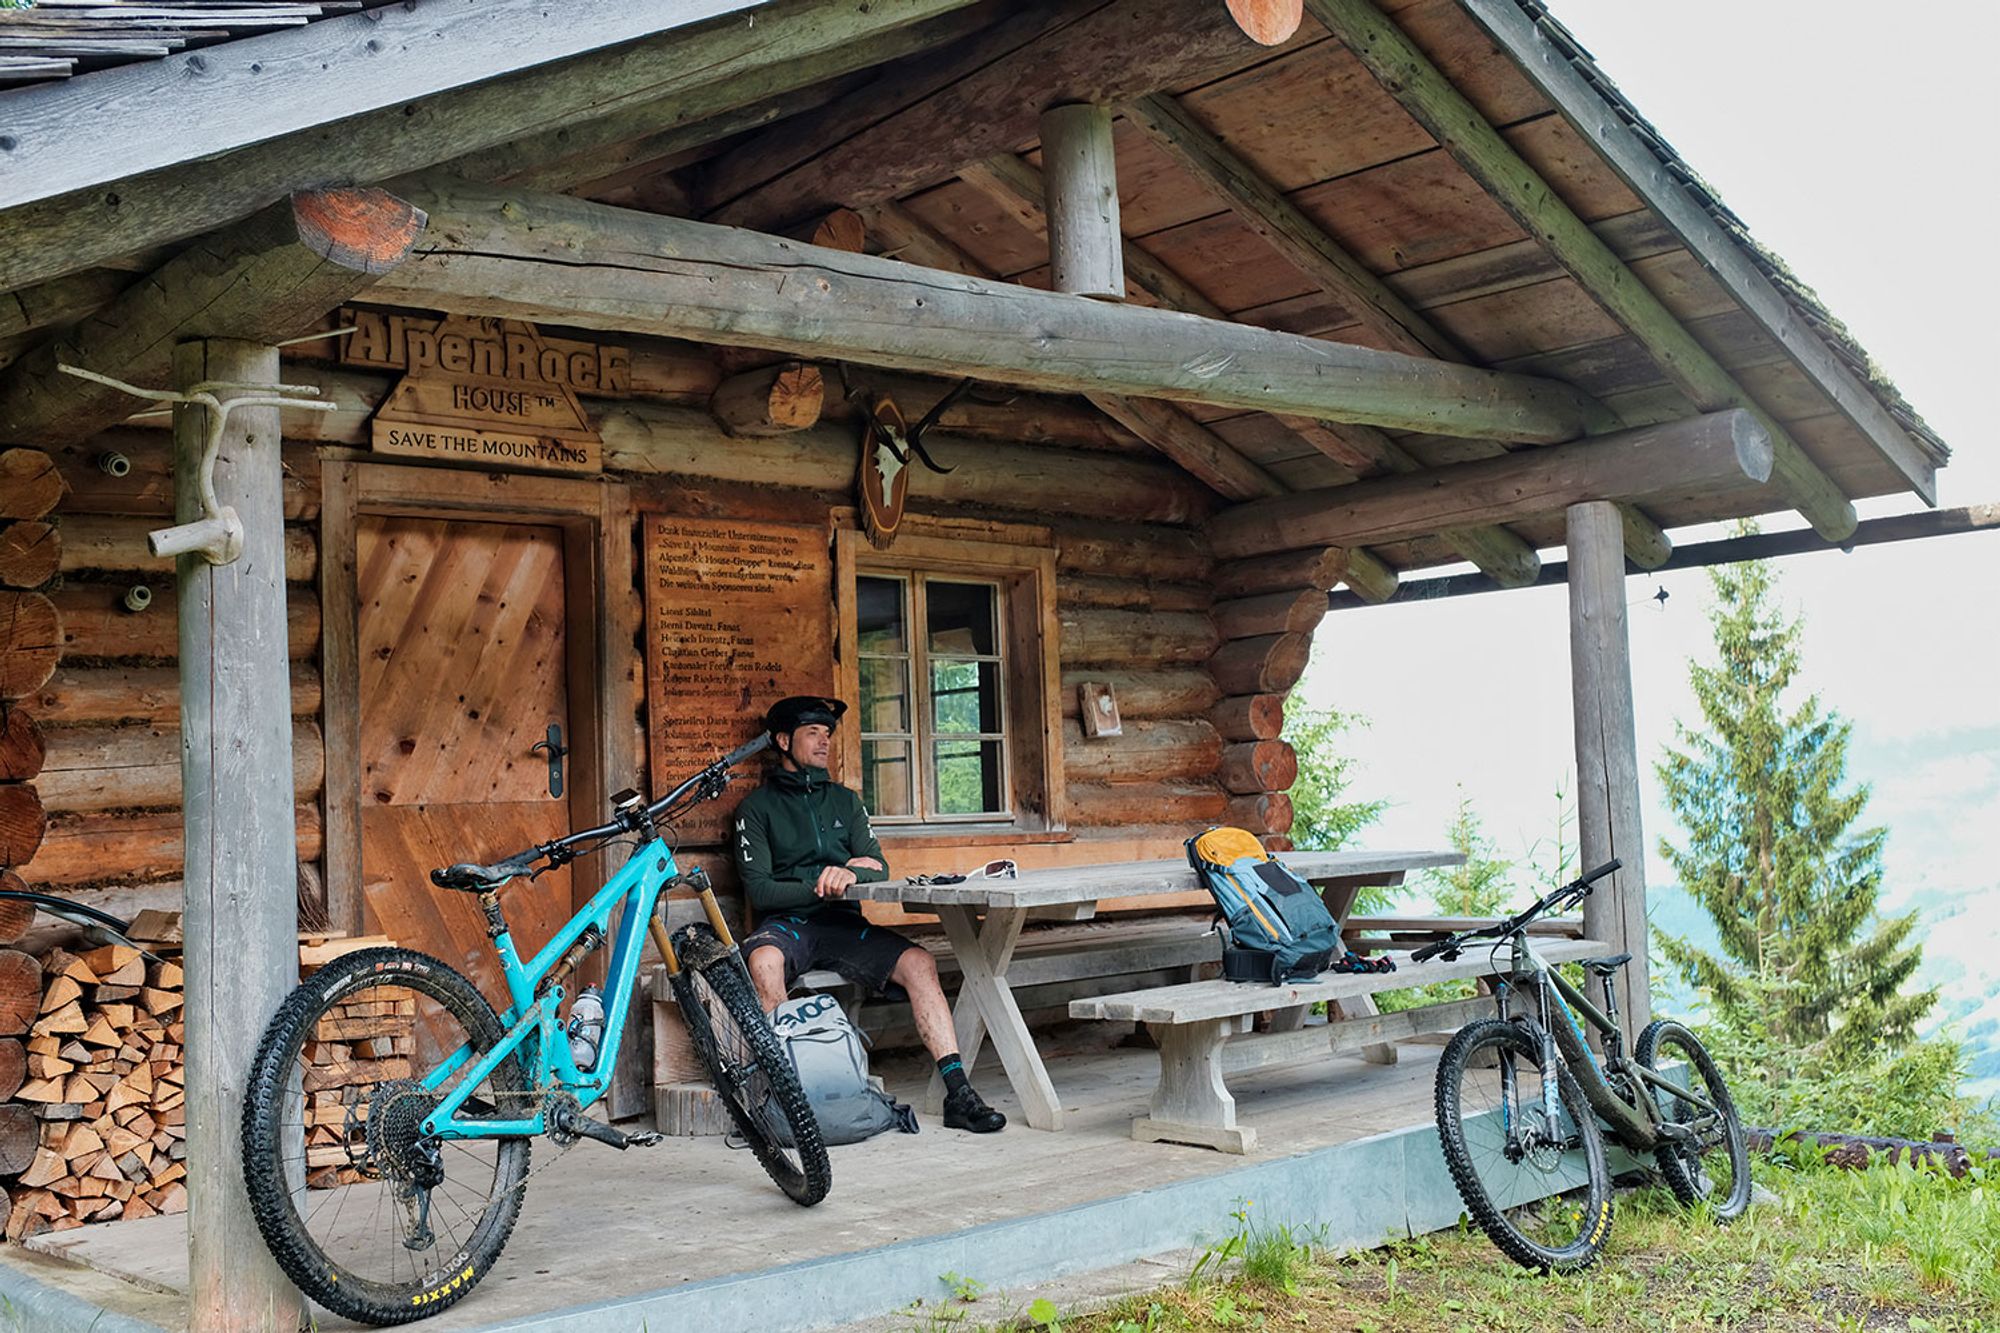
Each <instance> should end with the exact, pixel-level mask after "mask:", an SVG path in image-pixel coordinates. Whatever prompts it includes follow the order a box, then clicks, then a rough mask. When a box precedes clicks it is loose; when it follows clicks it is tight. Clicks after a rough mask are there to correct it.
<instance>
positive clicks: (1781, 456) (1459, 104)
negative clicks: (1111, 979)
mask: <svg viewBox="0 0 2000 1333" xmlns="http://www.w3.org/2000/svg"><path fill="white" fill-rule="evenodd" d="M1306 8H1307V9H1308V10H1310V11H1311V13H1312V15H1313V17H1314V18H1316V19H1318V20H1319V21H1320V22H1321V23H1322V24H1324V25H1325V26H1326V28H1327V30H1328V31H1330V32H1331V33H1333V35H1334V36H1335V37H1338V38H1339V39H1340V40H1341V41H1342V42H1343V43H1345V44H1346V45H1347V47H1348V48H1349V49H1350V50H1352V51H1353V52H1354V54H1355V56H1356V57H1357V58H1358V59H1359V60H1360V61H1361V63H1362V64H1363V65H1365V66H1367V68H1368V70H1369V72H1371V73H1372V74H1374V76H1375V78H1376V79H1377V81H1379V82H1380V83H1381V84H1382V86H1383V87H1384V88H1385V89H1387V90H1388V91H1389V93H1390V94H1391V95H1393V96H1394V97H1395V99H1396V100H1397V101H1398V102H1399V103H1401V104H1402V106H1403V109H1404V110H1406V111H1408V112H1409V113H1410V114H1411V116H1413V117H1415V119H1416V121H1417V123H1418V124H1420V125H1422V126H1423V127H1424V129H1426V130H1427V131H1429V132H1430V135H1431V137H1432V138H1434V139H1436V140H1437V141H1438V144H1439V145H1440V146H1441V147H1442V148H1443V149H1444V150H1445V151H1446V152H1447V153H1449V154H1451V157H1452V159H1453V160H1454V161H1455V162H1457V163H1458V164H1459V166H1461V167H1462V168H1464V169H1465V171H1466V173H1467V174H1468V175H1470V176H1471V177H1472V178H1473V179H1474V180H1475V181H1477V182H1479V184H1480V186H1481V187H1482V188H1484V189H1485V190H1486V192H1487V193H1488V194H1489V195H1491V196H1492V197H1493V199H1494V201H1495V202H1496V203H1498V204H1499V205H1500V206H1501V207H1502V208H1504V209H1506V210H1507V212H1508V214H1509V215H1510V216H1512V217H1513V218H1514V220H1515V221H1516V222H1518V223H1519V224H1520V225H1521V227H1522V229H1523V230H1525V231H1526V232H1527V233H1528V234H1529V235H1530V236H1533V237H1535V238H1536V239H1537V240H1539V241H1541V242H1542V244H1543V245H1545V246H1547V247H1548V250H1549V253H1550V254H1552V255H1554V256H1555V258H1556V261H1557V262H1558V263H1560V264H1561V265H1562V266H1563V268H1564V269H1566V270H1567V271H1568V272H1569V274H1570V276H1572V277H1573V278H1575V279H1576V281H1577V283H1578V284H1579V285H1580V286H1581V287H1582V288H1583V290H1584V291H1585V292H1587V293H1588V294H1589V295H1590V297H1591V299H1593V300H1594V301H1596V302H1597V303H1598V304H1599V305H1600V306H1602V307H1603V308H1604V310H1605V311H1606V313H1608V314H1609V315H1610V316H1611V317H1612V318H1613V319H1615V320H1617V321H1618V322H1619V323H1620V324H1621V325H1623V326H1624V327H1625V328H1626V329H1627V330H1628V331H1629V332H1630V333H1631V334H1632V336H1633V337H1634V338H1636V339H1638V341H1639V343H1640V344H1641V345H1642V346H1643V347H1645V348H1646V350H1647V352H1648V353H1649V354H1651V356H1652V357H1653V359H1654V360H1655V361H1656V362H1657V363H1658V364H1659V366H1660V369H1661V371H1662V372H1664V373H1665V375H1666V377H1667V378H1668V379H1669V380H1671V381H1672V382H1673V383H1674V385H1675V386H1676V387H1678V388H1679V389H1680V390H1681V391H1682V392H1683V393H1685V394H1686V395H1687V396H1688V398H1689V399H1690V400H1691V401H1692V402H1693V403H1694V404H1695V406H1696V407H1698V408H1700V409H1701V410H1703V411H1705V412H1714V411H1719V410H1722V409H1724V408H1732V407H1733V408H1742V409H1744V410H1746V411H1751V412H1755V413H1757V414H1758V415H1759V416H1760V418H1761V419H1762V420H1763V423H1764V426H1765V428H1766V430H1767V431H1769V433H1770V436H1771V443H1772V446H1773V448H1774V450H1775V451H1776V462H1775V465H1774V466H1775V472H1774V477H1775V479H1776V481H1777V484H1778V487H1779V490H1780V493H1782V494H1783V495H1784V496H1785V497H1786V499H1787V501H1789V502H1790V504H1791V505H1792V506H1793V507H1794V508H1796V509H1797V510H1798V511H1799V512H1800V513H1801V514H1803V515H1804V516H1805V518H1806V521H1807V522H1809V523H1811V524H1812V525H1813V528H1814V529H1815V530H1816V531H1818V532H1819V533H1820V534H1821V535H1822V536H1826V537H1830V538H1834V539H1839V538H1841V537H1845V536H1846V535H1847V534H1848V533H1850V532H1852V531H1854V523H1855V517H1854V505H1853V504H1852V503H1851V502H1850V501H1849V500H1848V498H1847V496H1846V495H1845V494H1844V493H1843V492H1842V491H1841V489H1840V488H1839V487H1838V486H1837V485H1835V484H1834V481H1833V479H1832V478H1831V477H1829V476H1827V475H1826V473H1825V472H1823V471H1821V470H1820V468H1819V466H1818V464H1816V463H1814V462H1813V461H1812V460H1811V459H1810V458H1808V457H1807V456H1806V453H1805V451H1804V450H1803V449H1801V448H1800V447H1799V444H1798V442H1797V441H1796V440H1794V439H1793V438H1792V437H1791V435H1790V434H1788V433H1787V432H1786V430H1785V428H1784V427H1783V426H1782V425H1780V424H1779V423H1778V422H1777V420H1776V419H1775V418H1772V417H1770V416H1768V415H1766V414H1764V413H1763V411H1762V409H1761V408H1759V407H1758V406H1757V404H1756V402H1755V401H1754V400H1753V399H1752V398H1751V397H1750V395H1749V394H1747V393H1745V392H1744V390H1743V388H1742V386H1740V385H1739V384H1737V383H1736V381H1735V380H1734V379H1733V378H1731V376H1730V374H1729V372H1728V371H1727V370H1725V369H1724V368H1723V367H1722V365H1721V363H1720V362H1718V361H1717V360H1716V359H1715V358H1714V357H1713V356H1711V355H1710V354H1709V352H1708V350H1707V349H1706V348H1704V347H1703V346H1702V345H1701V344H1700V343H1698V342H1696V341H1695V339H1694V336H1693V335H1692V334H1690V333H1689V332H1688V331H1687V329H1685V328H1684V327H1682V325H1681V322H1680V321H1679V320H1678V319H1675V318H1674V316H1673V313H1672V312H1671V311H1669V310H1668V309H1667V308H1666V306H1665V305H1664V304H1662V303H1661V301H1660V299H1659V298H1658V297H1657V296H1655V295H1653V293H1652V290H1651V289H1650V288H1648V287H1647V286H1646V284H1645V283H1643V282H1641V281H1640V280H1639V277H1638V275H1637V274H1635V273H1633V272H1632V270H1631V269H1629V268H1627V267H1626V266H1625V264H1624V262H1623V261H1622V260H1620V259H1619V258H1618V257H1617V256H1616V255H1615V254H1613V253H1612V252H1611V248H1610V247H1609V246H1607V245H1605V243H1604V242H1603V241H1602V240H1600V239H1599V238H1598V236H1597V234H1596V233H1595V232H1593V231H1592V230H1591V229H1590V228H1589V226H1587V225H1586V224H1585V223H1584V221H1583V220H1582V219H1581V218H1579V217H1577V215H1576V214H1575V213H1574V212H1572V211H1571V210H1570V208H1569V206H1568V205H1567V204H1565V203H1563V202H1562V199H1561V198H1560V196H1558V195H1557V194H1556V192H1555V191H1554V190H1553V189H1551V188H1550V187H1549V184H1548V182H1547V181H1545V180H1543V179H1542V177H1541V175H1540V173H1538V172H1537V171H1536V170H1535V169H1534V168H1533V167H1531V166H1529V165H1528V163H1527V162H1526V161H1525V160H1524V159H1523V158H1522V157H1521V155H1520V154H1519V153H1517V152H1515V151H1514V148H1513V146H1512V145H1511V144H1509V143H1508V142H1507V141H1506V139H1504V138H1503V137H1501V134H1500V132H1499V131H1498V130H1496V129H1495V128H1494V127H1493V125H1492V123H1491V122H1489V121H1488V120H1487V119H1486V117H1485V116H1483V115H1481V114H1480V112H1479V110H1478V109H1477V108H1476V107H1474V106H1473V105H1472V103H1471V102H1470V101H1468V100H1467V99H1466V98H1465V95H1464V94H1462V93H1460V92H1459V91H1458V89H1457V88H1456V87H1454V86H1453V85H1452V83H1451V81H1450V80H1449V79H1447V78H1446V77H1445V76H1444V74H1443V73H1442V72H1441V71H1439V69H1438V68H1437V66H1435V65H1433V64H1432V63H1431V62H1430V59H1429V57H1427V56H1425V55H1424V54H1423V53H1422V52H1421V51H1419V50H1417V48H1416V47H1415V46H1414V45H1413V44H1412V43H1411V42H1410V40H1409V39H1408V38H1407V37H1405V36H1404V35H1403V32H1402V29H1400V28H1399V27H1397V26H1396V24H1395V23H1394V22H1393V21H1392V20H1390V19H1388V18H1386V17H1385V16H1384V15H1383V14H1382V12H1381V11H1380V10H1378V9H1376V8H1375V6H1374V5H1373V4H1371V3H1369V0H1306Z"/></svg>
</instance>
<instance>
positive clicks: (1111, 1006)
mask: <svg viewBox="0 0 2000 1333" xmlns="http://www.w3.org/2000/svg"><path fill="white" fill-rule="evenodd" d="M1536 952H1537V953H1539V954H1541V955H1542V956H1543V957H1545V958H1547V959H1548V960H1549V961H1551V962H1563V961H1566V960H1569V959H1573V958H1588V957H1591V956H1593V955H1597V954H1602V953H1606V952H1609V950H1608V949H1607V947H1606V946H1605V945H1603V944H1600V943H1597V942H1596V941H1593V940H1574V939H1561V938H1557V939H1550V940H1546V941H1539V942H1538V943H1537V945H1536ZM1391 957H1394V958H1395V961H1396V964H1397V968H1396V971H1394V972H1387V973H1368V974H1361V975H1357V974H1354V973H1339V972H1328V973H1324V974H1322V975H1321V976H1320V977H1319V979H1318V980H1317V981H1314V982H1295V983H1292V984H1290V985H1285V986H1262V985H1255V984H1251V983H1247V982H1235V981H1196V982H1190V983H1186V984H1183V985H1177V986H1157V987H1153V988H1150V989H1146V990H1135V991H1125V992H1121V993H1119V994H1115V995H1100V996H1096V997H1093V998H1089V999H1079V1000H1074V1001H1072V1002H1071V1003H1070V1007H1069V1012H1070V1017H1072V1018H1101V1019H1108V1020H1111V1021H1114V1022H1116V1021H1122V1022H1137V1023H1144V1024H1146V1026H1147V1027H1148V1028H1150V1029H1151V1031H1152V1033H1153V1039H1154V1041H1155V1043H1156V1044H1157V1045H1158V1046H1159V1051H1160V1082H1159V1086H1158V1087H1157V1088H1156V1089H1154V1092H1153V1100H1152V1107H1151V1113H1150V1114H1149V1115H1145V1116H1141V1117H1140V1118H1138V1119H1136V1120H1134V1121H1133V1122H1132V1137H1133V1138H1135V1139H1139V1140H1141V1141H1143V1142H1152V1141H1159V1140H1164V1141H1166V1142H1171V1143H1192V1144H1199V1145H1201V1146H1203V1147H1208V1148H1216V1149H1219V1150H1221V1151H1223V1152H1235V1153H1247V1152H1249V1151H1250V1150H1251V1149H1252V1148H1253V1147H1255V1146H1256V1142H1257V1131H1256V1130H1255V1129H1254V1128H1252V1127H1251V1126H1248V1125H1239V1124H1237V1123H1236V1100H1235V1098H1234V1097H1232V1096H1230V1093H1229V1088H1228V1086H1227V1082H1226V1080H1227V1078H1228V1076H1229V1075H1231V1074H1242V1073H1248V1072H1250V1071H1252V1070H1257V1069H1267V1068H1271V1067H1273V1066H1276V1065H1285V1064H1297V1063H1300V1062H1302V1061H1306V1060H1313V1059H1319V1058H1322V1057H1325V1056H1329V1055H1338V1054H1343V1053H1346V1052H1350V1051H1359V1050H1361V1049H1362V1048H1364V1047H1368V1046H1372V1045H1377V1044H1380V1043H1385V1042H1390V1041H1395V1040H1398V1039H1401V1038H1405V1037H1412V1036H1416V1035H1418V1034H1420V1033H1426V1032H1445V1031H1451V1030H1453V1029H1456V1028H1459V1027H1463V1026H1464V1025H1465V1024H1466V1023H1468V1022H1471V1021H1473V1020H1475V1019H1478V1018H1482V1017H1485V1016H1487V1015H1489V1014H1491V1013H1492V1011H1493V1002H1492V1001H1491V1000H1490V999H1486V998H1484V997H1478V998H1474V999H1470V1000H1456V1001H1451V1002H1449V1003H1445V1004H1434V1005H1426V1006H1424V1007H1423V1008H1420V1009H1405V1010H1401V1011H1399V1012H1396V1013H1388V1014H1378V1013H1373V1012H1368V1013H1365V1014H1362V1015H1359V1016H1355V1015H1353V1014H1351V1013H1344V1014H1343V1016H1342V1017H1339V1018H1334V1017H1332V1013H1333V1008H1334V1007H1335V1006H1341V1007H1343V1009H1345V1008H1346V1007H1348V1006H1351V1005H1354V1003H1355V1002H1357V1001H1364V1002H1366V1004H1365V1007H1366V1008H1367V1009H1369V1010H1371V1011H1372V1009H1373V1002H1372V1000H1371V999H1370V997H1372V996H1374V995H1377V994H1379V993H1381V992H1383V991H1391V990H1406V989H1409V988H1411V987H1414V986H1426V985H1429V984H1431V983H1432V982H1437V981H1456V980H1465V979H1473V978H1481V977H1485V976H1488V975H1490V974H1491V971H1492V963H1491V961H1490V960H1489V958H1488V957H1487V954H1486V952H1485V951H1484V950H1480V951H1479V952H1478V953H1476V954H1475V953H1473V952H1472V951H1470V950H1468V951H1467V952H1466V954H1465V956H1463V957H1461V958H1460V959H1459V960H1458V961H1457V962H1452V963H1447V962H1443V961H1439V960H1433V961H1431V962H1427V963H1420V964H1412V963H1411V962H1410V961H1409V957H1408V955H1407V954H1395V955H1391ZM1322 1001H1327V1002H1330V1003H1329V1010H1328V1013H1329V1021H1328V1022H1327V1023H1326V1024H1324V1025H1313V1026H1296V1025H1295V1024H1294V1025H1285V1026H1290V1027H1291V1030H1288V1031H1274V1032H1268V1033H1257V1034H1251V1033H1250V1024H1251V1020H1252V1019H1253V1018H1254V1017H1255V1016H1256V1015H1257V1014H1259V1013H1262V1012H1265V1011H1267V1010H1269V1011H1276V1013H1277V1015H1278V1016H1280V1017H1284V1016H1286V1015H1295V1016H1297V1017H1298V1018H1301V1019H1302V1018H1303V1016H1304V1015H1305V1013H1306V1011H1307V1010H1309V1009H1310V1008H1311V1007H1312V1006H1313V1005H1315V1004H1318V1003H1320V1002H1322ZM1357 1007H1359V1006H1357Z"/></svg>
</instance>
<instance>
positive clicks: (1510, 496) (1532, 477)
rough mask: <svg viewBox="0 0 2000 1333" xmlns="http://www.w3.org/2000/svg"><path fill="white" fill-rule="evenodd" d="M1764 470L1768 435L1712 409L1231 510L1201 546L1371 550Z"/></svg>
mask: <svg viewBox="0 0 2000 1333" xmlns="http://www.w3.org/2000/svg"><path fill="white" fill-rule="evenodd" d="M1770 475H1771V436H1770V432H1769V431H1767V430H1766V429H1765V428H1764V427H1763V426H1762V425H1761V424H1760V423H1759V421H1758V419H1757V418H1756V417H1755V416H1753V415H1751V414H1750V413H1748V412H1744V411H1738V410H1731V411H1726V412H1713V413H1710V414H1708V415H1706V416H1699V417H1691V418H1688V419H1687V420H1685V421H1675V422H1669V423H1666V424H1664V425H1659V426H1647V427H1644V428H1641V429H1638V430H1627V431H1620V432H1618V433H1617V434H1613V435H1600V436H1598V437H1597V438H1595V439H1591V440H1583V441H1579V442H1577V443H1575V444H1568V445H1558V446H1557V447H1555V448H1553V449H1533V450H1528V451H1525V452H1522V453H1514V454H1506V455H1503V456H1502V457H1499V458H1483V459H1478V460H1475V461H1473V462H1469V463H1453V464H1449V465H1447V466H1444V467H1438V468H1432V469H1430V470H1428V471H1425V472H1421V473H1407V474H1402V475H1397V476H1385V477H1375V478H1371V479H1369V480H1367V481H1358V482H1355V483H1353V484H1352V485H1349V486H1337V487H1332V488H1330V489H1327V490H1321V491H1311V492H1306V493H1303V494H1300V495H1294V496H1285V497H1283V498H1280V499H1275V500H1259V501H1255V502H1253V503H1250V504H1244V505H1238V506H1236V507H1235V508H1234V509H1231V510H1228V511H1226V512H1225V513H1222V514H1219V515H1217V516H1216V518H1215V519H1214V520H1213V521H1212V522H1211V523H1210V524H1209V541H1210V543H1211V544H1212V545H1213V546H1214V548H1215V552H1216V554H1217V555H1219V556H1224V557H1227V558H1231V559H1236V558H1241V557H1245V556H1255V555H1265V554H1268V553H1270V552H1272V551H1284V550H1292V549H1295V548H1299V547H1309V546H1323V545H1326V544H1329V543H1332V544H1337V545H1347V546H1359V545H1375V544H1380V543H1383V542H1393V541H1402V540H1406V539H1408V538H1412V537H1422V536H1429V535H1431V534H1433V533H1436V532H1438V531H1439V530H1441V529H1444V528H1454V527H1467V526H1474V525H1478V524H1485V523H1508V522H1512V521H1514V520H1516V519H1523V518H1535V517H1545V516H1547V515H1549V514H1555V513H1561V512H1563V511H1564V510H1565V509H1567V508H1568V506H1570V505H1571V504H1575V503H1579V502H1581V501H1586V500H1614V501H1629V502H1634V503H1643V502H1644V501H1645V500H1647V499H1650V498H1653V497H1655V496H1658V495H1662V494H1671V495H1675V496H1683V495H1701V494H1708V493H1713V492H1718V491H1725V492H1726V491H1729V490H1732V489H1742V488H1748V487H1752V486H1758V485H1762V484H1763V483H1764V482H1765V481H1766V480H1767V479H1768V478H1769V477H1770Z"/></svg>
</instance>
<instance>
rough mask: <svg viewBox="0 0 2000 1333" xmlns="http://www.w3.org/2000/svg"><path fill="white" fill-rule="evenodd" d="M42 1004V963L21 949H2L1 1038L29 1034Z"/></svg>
mask: <svg viewBox="0 0 2000 1333" xmlns="http://www.w3.org/2000/svg"><path fill="white" fill-rule="evenodd" d="M41 1003H42V965H41V963H40V962H39V961H38V960H37V959H36V958H35V956H34V955H33V954H29V953H23V952H22V951H21V950H19V949H0V1037H11V1036H14V1035H16V1034H18V1033H22V1032H26V1031H27V1030H28V1025H29V1024H30V1023H32V1022H34V1021H35V1014H36V1013H37V1011H38V1010H39V1009H40V1008H41Z"/></svg>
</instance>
